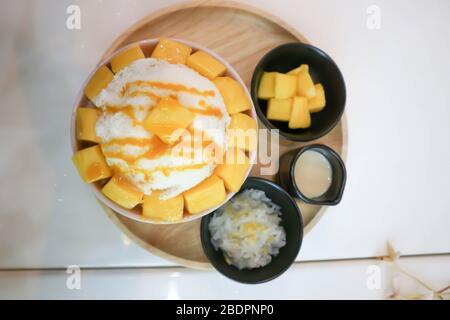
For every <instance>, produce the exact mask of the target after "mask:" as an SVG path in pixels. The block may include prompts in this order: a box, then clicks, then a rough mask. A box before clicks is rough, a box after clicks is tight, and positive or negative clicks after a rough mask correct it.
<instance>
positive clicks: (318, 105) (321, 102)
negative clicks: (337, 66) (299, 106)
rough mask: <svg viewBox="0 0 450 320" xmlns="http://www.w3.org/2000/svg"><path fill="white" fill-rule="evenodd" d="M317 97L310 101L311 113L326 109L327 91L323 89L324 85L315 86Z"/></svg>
mask: <svg viewBox="0 0 450 320" xmlns="http://www.w3.org/2000/svg"><path fill="white" fill-rule="evenodd" d="M314 87H315V89H316V95H315V96H314V97H313V98H311V99H310V100H309V104H308V107H309V112H319V111H322V109H323V108H324V107H325V104H326V100H325V90H324V89H323V86H322V84H320V83H318V84H316V85H315V86H314Z"/></svg>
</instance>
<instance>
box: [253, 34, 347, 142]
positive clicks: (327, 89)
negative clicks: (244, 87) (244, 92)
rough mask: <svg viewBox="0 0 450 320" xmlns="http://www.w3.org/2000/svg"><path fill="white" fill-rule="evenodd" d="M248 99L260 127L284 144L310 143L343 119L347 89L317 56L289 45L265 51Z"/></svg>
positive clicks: (314, 51)
mask: <svg viewBox="0 0 450 320" xmlns="http://www.w3.org/2000/svg"><path fill="white" fill-rule="evenodd" d="M251 96H252V99H253V103H254V105H255V108H256V112H257V114H258V117H259V118H260V120H261V122H262V123H263V124H264V125H265V126H266V127H267V128H269V129H279V133H280V134H281V135H282V136H284V137H285V138H287V139H289V140H294V141H304V142H306V141H312V140H315V139H318V138H320V137H322V136H324V135H325V134H327V133H328V132H329V131H330V130H331V129H333V128H334V127H335V126H336V124H337V123H338V122H339V120H340V119H341V116H342V114H343V113H344V108H345V101H346V89H345V82H344V78H343V76H342V74H341V72H340V70H339V68H338V66H337V65H336V63H335V62H334V61H333V60H332V59H331V58H330V56H328V55H327V54H326V53H325V52H323V51H322V50H320V49H318V48H316V47H314V46H312V45H309V44H305V43H300V42H294V43H286V44H283V45H280V46H278V47H276V48H274V49H272V50H270V51H269V52H268V53H267V54H266V55H264V57H263V58H262V59H261V60H260V62H259V63H258V65H257V66H256V68H255V71H254V73H253V77H252V83H251Z"/></svg>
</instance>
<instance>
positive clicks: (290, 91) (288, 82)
mask: <svg viewBox="0 0 450 320" xmlns="http://www.w3.org/2000/svg"><path fill="white" fill-rule="evenodd" d="M296 86H297V77H296V76H292V75H289V74H283V73H278V72H277V73H276V74H275V99H288V98H292V97H293V96H295V91H296V90H297V87H296Z"/></svg>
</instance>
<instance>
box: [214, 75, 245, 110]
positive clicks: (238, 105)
mask: <svg viewBox="0 0 450 320" xmlns="http://www.w3.org/2000/svg"><path fill="white" fill-rule="evenodd" d="M213 82H214V84H215V85H216V87H217V89H218V90H219V92H220V94H221V95H222V98H223V101H224V103H225V106H226V108H227V111H228V113H229V114H235V113H238V112H242V111H245V110H249V109H250V108H251V103H250V100H249V99H248V97H247V95H246V94H245V91H244V88H242V86H241V85H240V84H239V82H237V81H236V80H234V79H232V78H230V77H218V78H216V79H214V81H213Z"/></svg>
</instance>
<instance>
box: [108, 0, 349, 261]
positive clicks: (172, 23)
mask: <svg viewBox="0 0 450 320" xmlns="http://www.w3.org/2000/svg"><path fill="white" fill-rule="evenodd" d="M159 37H172V38H179V39H185V40H188V41H193V42H196V43H198V44H200V45H203V46H205V47H208V48H210V49H211V50H213V51H215V52H216V53H218V54H219V55H221V56H222V57H223V58H224V59H226V60H227V61H228V62H229V63H230V64H231V65H232V66H233V67H234V68H235V69H236V70H237V72H238V73H239V74H240V76H241V77H242V79H243V81H244V82H245V84H246V85H247V87H250V81H251V77H252V74H253V69H254V68H255V66H256V64H257V63H258V61H259V60H260V59H261V58H262V56H263V55H264V54H265V53H266V52H267V51H269V50H270V49H272V48H273V47H275V46H278V45H280V44H282V43H286V42H293V41H301V42H307V40H306V39H305V38H304V37H303V36H302V35H301V34H300V33H299V32H297V31H296V30H294V29H293V28H292V27H290V26H289V25H287V24H286V23H284V22H283V21H281V20H280V19H278V18H276V17H274V16H272V15H270V14H268V13H266V12H263V11H261V10H259V9H256V8H253V7H249V6H247V5H243V4H239V3H235V2H230V1H217V0H208V1H191V2H184V3H181V4H178V5H175V6H171V7H168V8H164V9H162V10H159V11H157V12H154V13H152V14H150V15H149V16H147V17H146V18H144V19H142V20H141V21H139V22H138V23H136V24H135V25H134V26H132V27H131V28H130V29H128V30H127V31H125V32H124V33H123V34H122V35H121V36H120V37H119V38H118V39H117V40H116V41H115V42H114V43H113V44H112V46H111V47H110V48H109V49H108V50H107V51H106V52H105V56H106V55H109V54H110V53H112V52H114V51H116V50H117V49H118V48H120V47H123V46H124V45H127V44H129V43H132V42H135V41H138V40H142V39H149V38H159ZM259 127H260V128H264V125H263V124H262V123H261V122H260V123H259ZM346 130H347V129H346V120H345V115H344V117H343V118H342V120H341V121H340V122H339V124H338V125H337V126H336V127H335V128H334V129H333V130H332V131H331V132H330V133H329V134H327V135H326V136H324V137H322V138H321V139H318V140H316V141H314V142H316V143H323V144H326V145H328V146H330V147H331V148H333V149H334V150H336V151H337V152H338V153H339V154H340V155H341V156H342V157H343V158H344V159H345V157H346V144H347V136H346ZM302 145H305V144H304V143H299V142H291V141H288V140H286V139H283V138H282V137H280V155H281V154H283V153H284V152H286V151H287V150H291V149H295V148H299V147H301V146H302ZM276 160H278V159H276ZM259 169H260V165H259V164H258V163H257V164H255V165H254V167H253V169H252V172H251V175H253V176H259ZM264 177H265V178H269V179H274V176H264ZM298 204H299V206H300V209H301V211H302V216H303V220H304V223H305V235H306V234H307V233H308V232H309V231H310V230H311V228H312V227H314V226H315V225H316V223H317V222H318V221H319V219H320V218H321V217H322V215H323V214H324V212H325V209H326V208H325V207H320V206H311V205H306V204H304V203H301V202H300V201H299V202H298ZM102 207H103V209H104V210H105V212H106V213H107V215H108V216H109V217H110V218H111V220H112V221H113V222H114V223H115V224H116V225H117V226H118V227H119V228H120V229H121V230H122V231H123V232H124V233H125V234H126V235H127V236H128V237H129V238H130V239H131V240H133V241H135V242H136V243H137V244H139V245H140V246H142V247H143V248H145V249H146V250H148V251H149V252H151V253H153V254H155V255H158V256H160V257H162V258H164V259H167V260H169V261H171V262H174V263H176V264H179V265H183V266H186V267H191V268H197V269H211V268H212V267H211V265H210V264H209V262H208V260H207V258H206V257H205V255H204V253H203V249H202V245H201V241H200V233H199V226H200V219H197V220H195V221H190V222H186V223H183V224H175V225H152V224H144V223H140V222H137V221H134V220H132V219H129V218H126V217H124V216H122V215H120V214H117V213H115V212H114V211H112V210H111V209H109V208H108V207H106V206H104V205H103V204H102Z"/></svg>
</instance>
